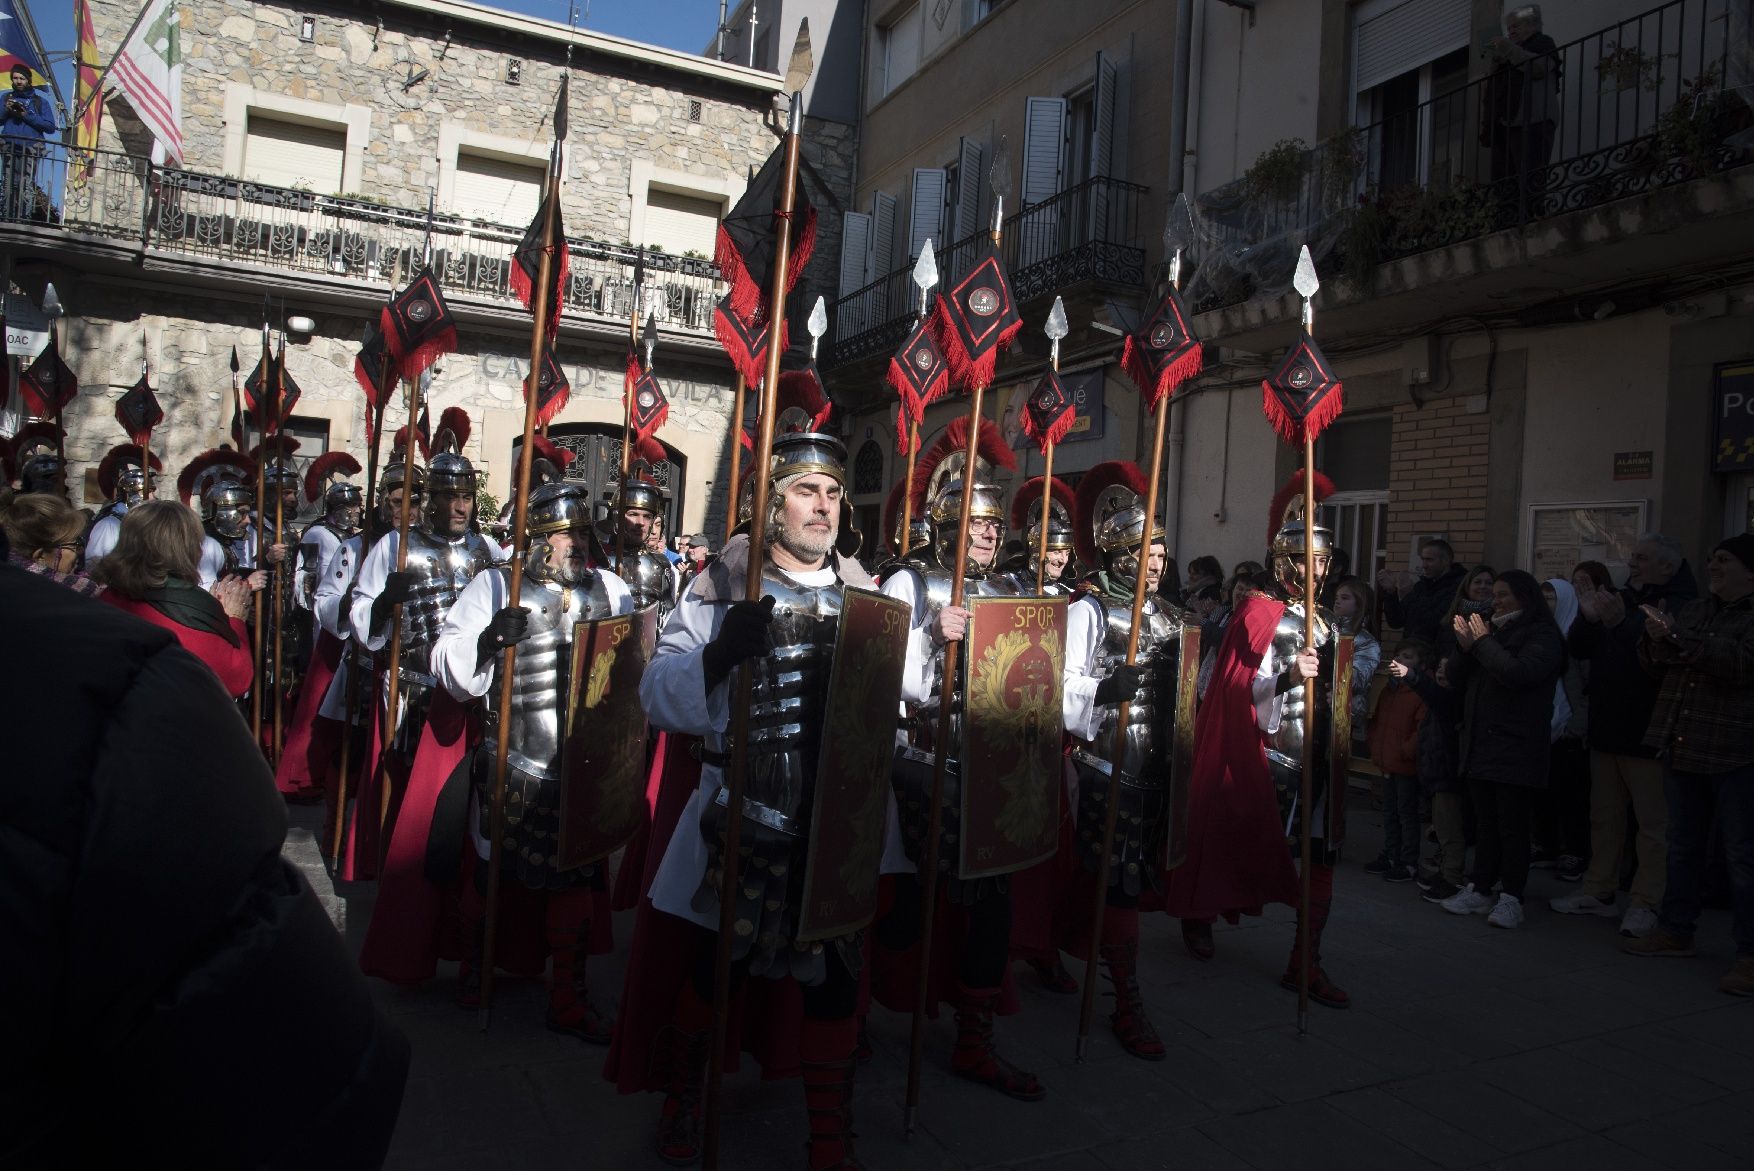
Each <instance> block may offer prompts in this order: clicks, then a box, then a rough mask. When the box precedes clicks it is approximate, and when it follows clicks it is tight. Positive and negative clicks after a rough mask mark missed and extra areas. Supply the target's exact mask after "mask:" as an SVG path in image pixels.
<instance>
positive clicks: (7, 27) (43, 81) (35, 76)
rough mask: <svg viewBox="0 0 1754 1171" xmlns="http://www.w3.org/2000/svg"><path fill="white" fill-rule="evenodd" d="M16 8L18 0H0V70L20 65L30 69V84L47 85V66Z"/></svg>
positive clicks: (10, 70)
mask: <svg viewBox="0 0 1754 1171" xmlns="http://www.w3.org/2000/svg"><path fill="white" fill-rule="evenodd" d="M18 8H19V5H18V0H0V72H5V73H10V72H12V70H14V69H16V68H18V66H20V65H22V66H24V67H25V68H26V69H28V70H30V83H31V85H32V86H43V87H47V86H48V85H49V68H48V66H47V65H45V64H43V55H42V54H41V53H40V52H38V51H37V46H36V43H35V40H34V38H33V37H32V36H31V34H30V33H29V32H27V31H26V25H25V23H24V22H23V21H22V20H20V19H19V12H18ZM26 15H28V13H27V14H26Z"/></svg>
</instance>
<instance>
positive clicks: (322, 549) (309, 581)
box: [292, 524, 341, 610]
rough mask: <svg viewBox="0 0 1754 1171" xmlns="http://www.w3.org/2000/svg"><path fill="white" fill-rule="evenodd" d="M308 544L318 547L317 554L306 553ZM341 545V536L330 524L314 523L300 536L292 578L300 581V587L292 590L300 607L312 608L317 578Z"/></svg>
mask: <svg viewBox="0 0 1754 1171" xmlns="http://www.w3.org/2000/svg"><path fill="white" fill-rule="evenodd" d="M308 546H315V547H316V552H315V555H313V556H307V555H306V552H305V550H306V548H307V547H308ZM340 547H341V538H340V537H338V536H336V535H335V530H333V529H331V528H330V527H329V526H328V525H317V524H313V525H312V526H311V527H310V528H308V529H306V530H305V533H304V536H302V537H300V538H299V542H298V546H297V548H296V554H297V556H296V560H295V563H294V565H293V579H292V580H293V581H295V582H297V583H298V588H297V589H295V590H293V591H292V595H293V600H294V601H296V602H297V603H298V606H299V608H300V609H303V610H309V609H311V608H312V602H313V601H314V600H315V594H316V579H317V578H318V577H320V576H321V574H322V572H323V570H324V569H325V568H326V567H327V566H328V564H329V559H330V558H331V557H333V556H335V550H337V549H339V548H340Z"/></svg>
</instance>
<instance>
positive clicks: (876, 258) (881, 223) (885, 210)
mask: <svg viewBox="0 0 1754 1171" xmlns="http://www.w3.org/2000/svg"><path fill="white" fill-rule="evenodd" d="M896 207H897V200H896V198H895V196H893V195H890V194H888V193H887V192H883V191H877V192H873V193H872V195H871V265H870V273H871V279H872V280H876V279H877V278H878V277H880V276H884V275H886V274H887V273H888V272H889V271H890V270H891V269H893V268H894V267H895V219H896V215H895V213H896Z"/></svg>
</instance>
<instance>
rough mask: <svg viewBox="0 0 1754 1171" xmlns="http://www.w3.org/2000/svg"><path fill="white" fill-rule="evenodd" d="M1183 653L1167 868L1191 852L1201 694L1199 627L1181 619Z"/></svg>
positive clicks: (1177, 680) (1179, 665)
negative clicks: (1196, 721)
mask: <svg viewBox="0 0 1754 1171" xmlns="http://www.w3.org/2000/svg"><path fill="white" fill-rule="evenodd" d="M1179 654H1180V657H1179V658H1177V659H1176V672H1175V674H1176V678H1175V733H1174V734H1175V739H1174V740H1173V741H1172V742H1171V744H1170V749H1169V751H1170V756H1169V811H1168V817H1169V833H1168V836H1167V838H1166V839H1165V840H1166V841H1167V842H1168V851H1169V852H1168V857H1167V858H1166V859H1165V861H1164V868H1165V869H1166V870H1173V869H1174V868H1175V867H1177V866H1180V865H1181V864H1182V863H1183V862H1184V861H1186V860H1187V855H1188V785H1189V783H1190V782H1191V781H1192V779H1193V776H1194V705H1195V703H1196V702H1197V701H1198V700H1199V698H1200V627H1199V625H1198V624H1196V623H1195V622H1193V621H1192V619H1191V618H1190V619H1189V620H1187V621H1185V622H1183V623H1182V629H1181V645H1180V648H1179Z"/></svg>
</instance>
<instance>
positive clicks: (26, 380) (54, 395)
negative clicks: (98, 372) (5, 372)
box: [18, 334, 79, 419]
mask: <svg viewBox="0 0 1754 1171" xmlns="http://www.w3.org/2000/svg"><path fill="white" fill-rule="evenodd" d="M18 393H19V396H20V397H21V398H23V399H24V406H25V409H26V410H27V411H28V412H29V413H30V414H32V415H35V416H36V417H37V418H39V419H54V418H58V417H59V416H60V414H61V412H62V411H63V410H65V409H66V408H67V404H68V403H70V402H72V401H73V400H74V398H75V397H77V396H78V394H79V380H78V379H76V378H75V377H73V371H72V370H71V369H69V368H68V366H67V363H65V362H63V361H62V360H61V347H60V346H59V344H57V339H56V338H55V336H54V335H53V334H51V335H50V336H49V344H48V345H47V346H45V347H43V352H42V353H40V354H38V355H37V359H36V361H34V362H32V363H31V364H30V366H29V367H28V368H26V370H25V372H24V375H23V376H22V377H21V378H19V380H18Z"/></svg>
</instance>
